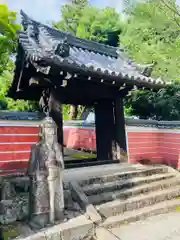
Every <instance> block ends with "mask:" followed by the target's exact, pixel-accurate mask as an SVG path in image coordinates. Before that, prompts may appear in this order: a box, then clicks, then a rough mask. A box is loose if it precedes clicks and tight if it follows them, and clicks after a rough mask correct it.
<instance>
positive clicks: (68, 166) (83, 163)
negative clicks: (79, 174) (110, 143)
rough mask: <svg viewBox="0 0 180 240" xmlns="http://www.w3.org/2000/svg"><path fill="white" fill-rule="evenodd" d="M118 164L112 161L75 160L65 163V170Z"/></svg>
mask: <svg viewBox="0 0 180 240" xmlns="http://www.w3.org/2000/svg"><path fill="white" fill-rule="evenodd" d="M114 163H119V161H112V160H106V161H98V160H96V161H95V160H88V159H86V160H84V159H80V160H79V162H78V161H77V160H76V162H75V161H74V160H72V161H65V163H64V165H65V169H71V168H81V167H82V168H83V167H92V166H99V165H105V164H114Z"/></svg>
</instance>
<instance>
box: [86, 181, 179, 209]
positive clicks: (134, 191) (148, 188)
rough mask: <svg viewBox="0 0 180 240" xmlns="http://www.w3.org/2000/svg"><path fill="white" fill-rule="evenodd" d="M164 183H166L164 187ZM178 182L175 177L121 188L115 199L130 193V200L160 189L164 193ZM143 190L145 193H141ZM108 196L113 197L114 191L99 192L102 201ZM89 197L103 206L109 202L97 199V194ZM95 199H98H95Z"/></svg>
mask: <svg viewBox="0 0 180 240" xmlns="http://www.w3.org/2000/svg"><path fill="white" fill-rule="evenodd" d="M163 184H164V188H163ZM166 184H167V186H165V185H166ZM168 184H169V185H168ZM170 184H173V185H172V186H171V185H170ZM178 184H180V178H178V179H177V178H175V177H173V178H171V179H165V180H161V181H155V182H152V183H151V184H149V183H147V184H142V185H137V186H135V187H132V188H128V189H126V190H123V189H121V190H118V191H116V192H115V194H116V195H118V196H117V197H116V199H114V200H117V199H118V198H120V197H121V196H122V197H123V196H125V195H130V196H129V197H128V199H129V200H130V199H132V198H140V196H139V194H141V197H142V195H143V196H145V195H146V196H147V195H148V194H155V193H157V192H158V191H161V193H162V191H165V190H166V191H167V190H168V189H172V187H173V186H175V185H178ZM157 188H160V189H158V190H157ZM179 188H180V186H179ZM143 190H145V191H143ZM141 191H142V192H143V193H141ZM108 196H109V197H110V198H111V196H112V193H111V192H106V193H100V194H98V197H99V199H102V202H103V199H105V198H108ZM88 198H89V201H90V202H92V203H93V204H95V205H96V204H101V205H100V206H103V205H104V206H106V204H108V203H101V201H97V198H96V195H95V194H94V195H90V196H88ZM94 200H96V201H94ZM114 200H109V202H112V201H114ZM122 201H123V202H124V201H127V199H126V200H122Z"/></svg>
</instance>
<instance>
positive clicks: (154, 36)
mask: <svg viewBox="0 0 180 240" xmlns="http://www.w3.org/2000/svg"><path fill="white" fill-rule="evenodd" d="M126 14H127V19H126V24H124V28H123V31H122V34H121V37H120V39H121V44H123V45H124V46H125V47H126V49H127V51H128V53H129V55H130V56H131V58H132V59H133V60H135V61H136V62H139V63H151V62H156V63H157V64H156V65H155V67H154V69H153V73H152V76H153V77H158V76H161V77H162V78H164V79H165V80H171V81H172V82H173V81H176V82H175V84H173V85H172V86H168V87H167V88H165V89H162V90H160V91H158V92H157V93H153V92H149V91H143V90H140V91H133V92H132V93H131V94H130V95H129V96H128V97H127V98H126V101H125V102H126V108H127V109H128V112H129V114H132V115H137V116H139V117H141V118H152V119H157V120H163V119H164V120H173V119H174V120H177V119H180V114H179V110H178V109H179V100H178V94H176V93H177V92H179V86H180V85H179V83H178V80H179V76H180V38H179V30H180V27H179V22H180V14H179V7H178V6H176V3H175V1H164V0H160V1H155V0H149V1H146V2H139V3H136V4H135V5H133V6H131V7H130V8H127V9H126Z"/></svg>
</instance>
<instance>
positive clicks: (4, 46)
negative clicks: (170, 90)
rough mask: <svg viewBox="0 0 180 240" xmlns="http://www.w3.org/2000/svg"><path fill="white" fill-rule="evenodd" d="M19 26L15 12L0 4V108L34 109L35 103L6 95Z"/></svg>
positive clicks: (10, 78) (11, 72) (10, 79)
mask: <svg viewBox="0 0 180 240" xmlns="http://www.w3.org/2000/svg"><path fill="white" fill-rule="evenodd" d="M20 28H21V26H20V25H18V24H16V12H14V11H9V9H8V7H7V5H6V4H0V110H19V111H34V110H36V109H37V103H34V102H31V101H23V100H17V101H14V100H13V99H11V98H8V97H7V96H6V93H7V91H8V89H9V87H10V85H11V82H12V78H13V68H14V62H13V60H12V56H13V54H14V53H15V50H16V46H17V35H16V32H17V30H19V29H20Z"/></svg>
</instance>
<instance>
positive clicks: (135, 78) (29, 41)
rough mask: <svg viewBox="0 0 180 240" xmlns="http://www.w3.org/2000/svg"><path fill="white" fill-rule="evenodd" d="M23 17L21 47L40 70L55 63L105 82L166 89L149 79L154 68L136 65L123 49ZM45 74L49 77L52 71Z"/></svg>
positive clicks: (159, 83)
mask: <svg viewBox="0 0 180 240" xmlns="http://www.w3.org/2000/svg"><path fill="white" fill-rule="evenodd" d="M21 15H22V19H23V21H22V23H23V27H24V31H20V32H19V44H20V45H21V46H22V48H23V50H24V51H25V54H26V57H27V58H28V59H29V60H30V61H31V63H32V64H34V66H35V67H36V68H38V65H39V64H40V63H41V62H44V61H46V62H48V63H49V65H51V64H52V63H53V64H56V65H58V66H60V67H62V68H63V67H69V68H70V69H73V70H74V72H76V70H77V71H78V72H79V71H82V72H86V73H88V74H89V76H90V75H91V74H96V75H98V76H99V77H100V78H102V81H104V80H105V79H108V80H109V81H110V82H111V83H112V84H118V83H119V84H120V85H122V82H125V83H126V82H127V83H128V84H132V85H133V84H134V85H137V86H141V87H142V86H145V87H152V88H153V86H154V87H155V86H159V87H163V86H164V85H165V82H164V81H162V80H161V79H153V78H152V77H151V76H149V75H150V73H151V68H152V65H138V64H136V63H134V62H133V61H131V60H130V59H129V58H128V57H127V56H126V55H125V53H124V51H123V49H117V48H115V47H112V46H108V45H105V44H102V43H98V42H93V41H89V40H86V39H80V38H77V37H75V36H73V35H71V34H69V33H66V32H62V31H58V30H56V29H54V28H51V27H49V26H47V25H44V24H41V23H39V22H37V21H34V20H32V19H31V18H29V17H28V16H27V15H26V14H25V13H24V12H21ZM41 70H42V68H39V71H41ZM44 71H45V72H46V71H47V74H48V69H45V70H44ZM148 74H149V75H148Z"/></svg>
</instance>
